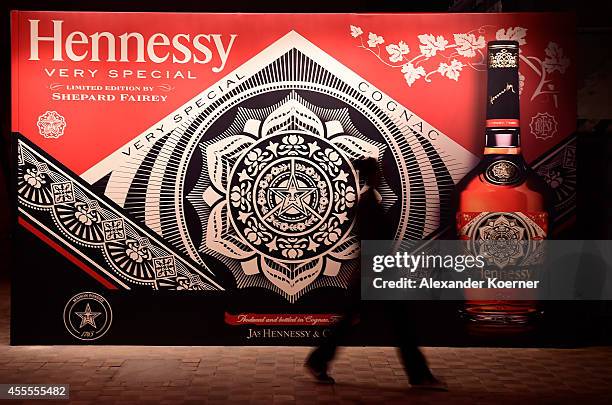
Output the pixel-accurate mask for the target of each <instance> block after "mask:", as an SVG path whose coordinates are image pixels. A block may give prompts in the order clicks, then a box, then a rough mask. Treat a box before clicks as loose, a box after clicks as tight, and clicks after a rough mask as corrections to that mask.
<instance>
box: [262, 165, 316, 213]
mask: <svg viewBox="0 0 612 405" xmlns="http://www.w3.org/2000/svg"><path fill="white" fill-rule="evenodd" d="M315 190H316V189H315V188H314V187H304V186H300V185H299V184H298V180H297V178H296V176H295V161H294V160H292V161H291V173H290V175H289V179H288V181H287V184H286V185H285V186H282V187H270V191H272V193H274V194H275V195H276V196H277V197H278V198H279V199H280V202H279V203H278V204H277V205H276V206H275V207H274V208H273V209H271V210H270V212H268V214H267V215H266V218H267V217H268V216H270V215H271V214H273V213H274V212H276V211H279V210H280V213H281V214H284V213H290V214H291V213H295V211H297V212H299V213H301V214H304V215H307V214H308V212H310V213H312V214H314V215H315V216H317V217H318V218H321V216H320V215H319V214H318V213H317V212H316V211H315V210H313V209H312V208H311V207H310V206H309V205H308V204H306V203H305V202H304V200H305V199H306V198H307V197H308V196H309V195H311V194H312V193H314V192H315Z"/></svg>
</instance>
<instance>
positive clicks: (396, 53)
mask: <svg viewBox="0 0 612 405" xmlns="http://www.w3.org/2000/svg"><path fill="white" fill-rule="evenodd" d="M385 49H386V50H387V52H388V53H389V60H390V61H391V62H399V61H401V60H402V59H404V55H406V54H407V53H408V52H410V48H408V45H406V43H405V42H404V41H399V43H398V44H397V45H396V44H389V45H387V47H386V48H385Z"/></svg>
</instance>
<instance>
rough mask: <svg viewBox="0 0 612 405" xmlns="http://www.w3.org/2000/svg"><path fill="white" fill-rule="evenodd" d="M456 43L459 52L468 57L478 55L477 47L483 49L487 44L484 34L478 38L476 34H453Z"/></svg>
mask: <svg viewBox="0 0 612 405" xmlns="http://www.w3.org/2000/svg"><path fill="white" fill-rule="evenodd" d="M453 36H454V37H455V44H456V45H457V47H456V50H457V53H458V54H459V55H461V56H465V57H467V58H473V57H474V56H476V49H482V48H484V47H486V46H487V43H486V42H485V39H484V37H483V36H482V35H480V36H479V37H478V38H476V35H474V34H453Z"/></svg>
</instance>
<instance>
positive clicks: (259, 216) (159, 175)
mask: <svg viewBox="0 0 612 405" xmlns="http://www.w3.org/2000/svg"><path fill="white" fill-rule="evenodd" d="M177 122H178V123H177ZM134 142H139V143H138V145H139V149H138V150H136V149H135V148H133V145H134V144H135V143H134ZM365 157H372V158H374V159H376V160H377V161H378V163H379V167H380V173H379V174H380V177H381V186H380V189H379V190H378V192H379V193H380V198H381V202H382V205H383V207H384V208H385V210H386V213H387V215H388V216H389V218H390V222H391V223H393V224H395V225H396V228H395V237H396V238H397V239H402V238H403V239H423V238H428V237H432V235H434V234H435V233H436V231H438V230H439V228H440V226H441V222H440V218H441V217H443V216H445V215H446V214H447V210H448V209H449V208H450V207H449V202H450V201H449V200H450V194H451V192H452V188H453V187H454V184H455V183H456V182H457V181H459V180H460V179H461V177H462V176H463V175H464V174H465V173H466V171H467V170H469V169H470V168H471V167H472V166H473V165H474V164H475V162H476V158H475V156H474V155H472V154H471V153H469V152H468V151H466V150H465V149H464V148H462V147H461V146H459V145H458V144H456V143H454V142H453V141H452V140H450V139H449V138H448V137H446V136H445V135H444V134H442V133H441V132H440V131H438V130H436V129H435V128H433V127H432V126H431V125H430V124H428V123H427V122H426V121H424V120H423V119H421V118H420V117H418V116H417V115H416V114H414V113H412V112H411V111H409V110H408V109H407V108H405V107H403V106H401V105H400V104H399V103H397V102H396V101H394V100H393V99H391V98H390V97H388V96H387V95H385V94H384V93H382V92H381V91H379V90H377V89H376V88H375V87H374V86H373V85H372V84H370V83H368V82H367V81H365V80H364V79H362V78H361V77H359V76H358V75H356V74H355V73H354V72H352V71H351V70H349V69H347V68H346V67H345V66H343V65H342V64H340V63H339V62H338V61H336V60H335V59H333V58H332V57H330V56H329V55H327V54H326V53H324V52H323V51H321V50H320V49H318V48H317V47H316V46H314V45H313V44H312V43H310V42H309V41H307V40H306V39H305V38H303V37H302V36H300V35H299V34H297V33H296V32H290V33H289V34H287V35H286V36H284V37H283V38H281V39H280V40H278V41H277V42H275V43H274V44H272V45H271V46H270V47H269V48H267V49H265V50H264V51H262V52H261V53H260V54H258V55H256V56H255V57H253V58H252V59H251V60H250V61H248V62H246V63H245V64H244V65H243V66H241V67H239V68H238V69H237V70H236V71H234V72H232V73H230V74H229V75H228V76H226V77H225V78H223V79H221V80H220V81H219V82H218V83H216V84H215V85H213V86H211V87H209V88H208V89H205V90H204V91H202V92H201V93H200V94H199V95H198V96H196V97H194V98H193V99H192V100H189V101H188V102H187V103H186V104H185V105H184V106H183V107H181V108H180V109H178V110H177V111H175V112H174V113H173V114H170V115H169V116H168V117H166V118H164V119H163V120H161V121H160V122H158V123H157V124H156V125H154V126H153V127H152V128H151V129H150V130H149V131H146V132H145V133H143V134H141V135H140V136H139V137H138V138H136V139H135V141H133V142H132V143H130V144H128V145H126V146H125V147H123V148H121V149H120V150H118V151H117V152H115V153H114V154H112V155H111V156H109V157H108V158H107V159H105V160H103V161H102V162H100V164H98V165H96V166H95V167H93V168H92V169H91V170H89V171H88V172H87V173H85V175H84V177H85V179H86V180H87V181H89V182H90V183H94V182H97V181H99V180H100V179H103V178H104V181H105V194H106V195H107V196H108V197H109V198H111V199H112V200H114V201H115V202H116V203H117V204H119V205H120V206H122V207H124V208H125V209H126V210H127V211H128V212H129V214H130V215H131V216H133V217H135V218H137V219H138V220H140V221H142V223H143V224H145V225H146V226H147V227H149V228H151V229H153V230H154V231H155V232H157V233H158V234H159V235H160V236H161V237H162V238H163V239H164V240H166V241H168V243H171V244H172V245H174V246H175V247H176V248H177V249H179V250H180V251H182V252H184V253H185V254H186V255H189V257H190V258H191V259H193V260H194V261H196V262H197V263H200V264H201V265H206V263H207V262H208V261H209V258H210V257H215V258H216V259H217V260H218V261H220V262H222V263H223V264H224V265H225V266H226V269H227V270H226V269H221V270H220V271H228V270H229V271H231V273H232V274H233V277H234V279H235V280H236V283H237V286H238V287H239V288H243V287H249V286H257V287H262V288H267V289H270V290H273V291H275V292H276V293H278V294H279V295H281V296H283V297H285V298H286V299H287V300H288V301H289V302H295V301H296V300H297V299H298V298H299V297H300V296H302V295H303V294H304V293H306V292H307V291H309V290H312V289H314V288H319V287H326V286H327V287H328V286H334V287H340V288H343V287H346V285H347V282H348V279H349V276H350V274H351V272H352V271H354V269H355V268H356V266H357V255H358V248H359V241H358V239H357V237H356V235H355V231H354V229H353V223H354V219H355V207H356V204H357V202H358V200H359V195H360V193H361V192H362V188H363V186H364V184H363V181H362V180H360V179H359V176H358V173H357V172H356V171H355V169H354V166H353V163H354V161H355V160H356V159H360V158H365ZM106 180H108V181H106Z"/></svg>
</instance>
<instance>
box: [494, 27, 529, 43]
mask: <svg viewBox="0 0 612 405" xmlns="http://www.w3.org/2000/svg"><path fill="white" fill-rule="evenodd" d="M526 36H527V28H523V27H509V28H508V29H503V28H500V29H499V30H497V32H496V33H495V39H500V40H509V41H517V42H518V43H519V45H525V44H526V43H527V40H526V39H525V37H526Z"/></svg>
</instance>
